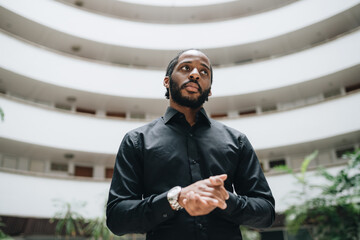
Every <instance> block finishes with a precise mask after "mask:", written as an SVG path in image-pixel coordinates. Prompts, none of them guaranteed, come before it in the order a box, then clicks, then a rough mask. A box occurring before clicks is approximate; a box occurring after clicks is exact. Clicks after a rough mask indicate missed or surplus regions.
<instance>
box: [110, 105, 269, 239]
mask: <svg viewBox="0 0 360 240" xmlns="http://www.w3.org/2000/svg"><path fill="white" fill-rule="evenodd" d="M224 173H226V174H227V175H228V179H227V180H226V181H225V188H226V189H227V190H228V192H229V195H230V198H229V199H228V200H227V201H226V203H227V208H226V209H225V210H221V209H219V208H216V209H215V210H214V211H212V212H211V213H210V214H208V215H205V216H199V217H192V216H190V215H189V214H188V213H187V212H186V211H185V210H184V209H183V210H180V211H174V210H172V208H171V207H170V204H169V202H168V200H167V196H166V195H167V192H168V190H170V189H171V188H172V187H174V186H181V187H186V186H188V185H190V184H192V183H194V182H196V181H198V180H201V179H205V178H209V177H210V176H214V175H219V174H224ZM274 204H275V202H274V198H273V196H272V194H271V190H270V188H269V186H268V183H267V182H266V179H265V177H264V174H263V172H262V170H261V167H260V164H259V161H258V159H257V157H256V154H255V152H254V150H253V148H252V146H251V144H250V142H249V141H248V139H247V138H246V136H245V135H244V134H242V133H240V132H239V131H237V130H235V129H232V128H230V127H227V126H225V125H223V124H221V123H219V122H217V121H214V120H212V119H210V118H208V116H207V115H206V113H205V110H204V109H201V110H200V111H199V112H198V114H197V119H196V123H195V125H193V126H190V125H189V124H188V122H187V121H186V119H185V116H184V115H183V114H182V113H180V112H178V111H176V110H175V109H173V108H170V107H169V108H168V109H167V111H166V113H165V116H163V117H161V118H159V119H157V120H154V121H153V122H151V123H149V124H147V125H145V126H143V127H140V128H137V129H135V130H132V131H130V132H129V133H127V134H126V135H125V137H124V139H123V141H122V143H121V145H120V148H119V152H118V154H117V157H116V163H115V168H114V175H113V179H112V183H111V188H110V193H109V200H108V204H107V225H108V227H109V228H110V230H111V231H112V232H114V233H115V234H118V235H122V234H126V233H145V232H146V233H147V235H146V239H148V240H184V239H186V240H195V239H196V240H205V239H207V240H223V239H226V240H238V239H239V240H240V239H242V238H241V233H240V230H239V225H248V226H252V227H258V228H262V227H268V226H270V225H271V224H272V222H273V221H274V216H275V211H274Z"/></svg>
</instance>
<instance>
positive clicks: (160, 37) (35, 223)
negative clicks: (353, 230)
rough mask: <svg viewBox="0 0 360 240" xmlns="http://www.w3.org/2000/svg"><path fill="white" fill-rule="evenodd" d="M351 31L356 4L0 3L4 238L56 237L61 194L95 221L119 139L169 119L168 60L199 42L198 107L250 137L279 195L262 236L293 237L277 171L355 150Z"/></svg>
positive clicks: (356, 70)
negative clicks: (202, 70)
mask: <svg viewBox="0 0 360 240" xmlns="http://www.w3.org/2000/svg"><path fill="white" fill-rule="evenodd" d="M359 26H360V0H348V1H341V0H197V1H190V0H168V1H165V0H102V1H97V0H37V1H27V0H12V1H6V0H0V43H1V44H0V109H1V112H2V113H3V119H2V120H0V191H1V194H0V195H1V197H0V216H1V218H2V221H3V222H4V223H5V224H6V228H4V229H5V232H6V233H7V234H9V235H10V236H12V237H13V238H15V239H55V236H54V224H51V223H49V219H51V218H52V217H53V216H54V214H55V213H56V212H57V211H58V206H57V204H56V202H57V201H59V202H67V203H71V204H73V206H74V208H75V209H77V210H78V211H79V212H81V214H82V215H83V216H84V217H85V218H96V217H101V216H103V215H104V204H105V202H106V198H107V195H108V190H109V186H110V181H111V177H112V173H113V167H114V162H115V157H116V153H117V150H118V148H119V145H120V143H121V140H122V138H123V136H124V135H125V134H126V133H127V132H128V131H130V130H132V129H134V128H137V127H140V126H142V125H144V124H146V123H149V122H150V121H152V120H154V119H156V118H158V117H161V116H162V115H163V114H164V112H165V111H166V108H167V107H168V105H169V102H168V100H167V99H166V98H165V96H164V94H165V88H164V86H163V79H164V76H165V70H166V66H167V64H168V63H169V61H170V60H171V59H172V58H173V57H174V56H175V55H176V54H177V53H178V52H179V51H181V50H183V49H190V48H196V49H200V50H201V51H203V52H204V53H206V55H207V56H208V57H209V59H210V60H211V63H212V66H213V69H214V81H213V84H212V96H211V97H210V98H209V101H208V102H206V103H205V105H204V108H205V110H206V111H207V113H208V114H209V116H211V118H213V119H215V120H218V121H220V122H222V123H224V124H226V125H228V126H230V127H232V128H235V129H237V130H239V131H240V132H243V133H245V134H246V135H247V137H248V138H249V140H250V141H251V143H252V145H253V147H254V149H255V151H256V154H257V156H258V158H259V161H260V163H261V166H262V168H263V171H264V173H265V176H266V178H267V180H268V182H269V185H270V187H271V189H272V191H273V195H274V197H275V199H276V212H277V214H278V215H277V219H276V221H275V223H274V225H273V226H272V227H271V228H269V229H263V230H259V231H260V233H261V236H262V239H265V240H266V239H271V240H291V239H294V238H292V237H291V236H290V235H289V234H288V233H287V231H286V230H285V229H284V221H283V217H282V213H283V212H284V211H285V210H286V208H287V207H288V206H289V205H290V204H291V203H292V201H291V200H290V199H288V198H287V195H288V194H289V193H290V192H291V191H292V190H293V189H294V188H296V187H297V186H296V184H295V182H294V181H293V178H292V176H290V175H289V174H284V173H281V172H279V171H276V170H275V169H274V168H275V167H276V166H279V165H286V166H288V167H290V168H292V169H294V170H295V171H299V170H300V167H301V163H302V162H303V160H304V158H305V157H306V156H307V155H309V154H311V153H312V152H314V151H316V150H317V151H318V155H317V156H316V158H315V159H314V160H313V161H312V162H311V163H310V166H309V170H310V172H311V171H313V170H315V169H316V168H317V167H319V166H323V167H326V168H327V169H328V170H329V171H331V172H336V171H339V169H340V168H341V167H343V166H345V165H346V163H347V159H346V158H343V157H342V156H343V154H344V153H346V152H351V151H354V150H355V149H357V148H359V147H360V120H359V119H360V44H359V43H360V27H359ZM356 39H357V40H356ZM314 181H316V177H314ZM80 205H81V206H80ZM124 239H133V240H134V239H137V240H141V239H145V238H144V235H141V234H132V235H128V236H126V238H124Z"/></svg>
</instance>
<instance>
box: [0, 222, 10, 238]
mask: <svg viewBox="0 0 360 240" xmlns="http://www.w3.org/2000/svg"><path fill="white" fill-rule="evenodd" d="M3 227H5V224H4V223H3V222H2V219H1V218H0V239H2V240H11V239H12V238H10V237H9V236H8V235H6V234H5V233H4V232H3V231H2V230H1V228H3Z"/></svg>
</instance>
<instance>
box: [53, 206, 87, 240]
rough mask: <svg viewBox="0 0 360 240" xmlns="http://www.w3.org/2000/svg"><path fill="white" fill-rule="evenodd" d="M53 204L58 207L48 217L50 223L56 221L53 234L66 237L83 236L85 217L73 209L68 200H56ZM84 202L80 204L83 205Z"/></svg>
mask: <svg viewBox="0 0 360 240" xmlns="http://www.w3.org/2000/svg"><path fill="white" fill-rule="evenodd" d="M55 205H56V206H57V207H60V210H59V211H58V212H56V213H55V215H54V217H53V218H52V219H50V222H51V223H54V222H55V221H56V222H57V223H56V227H55V234H56V235H58V236H60V235H64V236H65V238H66V239H68V238H69V237H75V236H83V235H84V225H85V219H84V218H83V216H82V215H81V214H80V213H78V212H76V211H75V210H73V208H72V206H71V204H70V203H68V202H62V201H56V203H55ZM84 205H85V204H84V203H83V204H81V205H80V206H81V207H83V206H84Z"/></svg>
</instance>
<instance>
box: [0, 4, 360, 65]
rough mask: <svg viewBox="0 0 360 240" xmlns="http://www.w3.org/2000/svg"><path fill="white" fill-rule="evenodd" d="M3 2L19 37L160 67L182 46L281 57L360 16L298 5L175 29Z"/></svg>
mask: <svg viewBox="0 0 360 240" xmlns="http://www.w3.org/2000/svg"><path fill="white" fill-rule="evenodd" d="M0 3H1V5H2V6H1V7H0V16H1V19H0V20H1V21H0V27H1V28H3V29H5V30H6V31H9V32H12V33H13V34H15V35H18V36H20V37H22V38H25V39H28V40H30V41H33V42H36V43H38V44H40V45H44V46H47V47H49V48H54V49H57V50H59V51H63V52H67V53H71V54H76V55H78V56H82V57H86V58H91V59H97V60H102V61H107V62H113V63H120V64H126V65H135V66H151V67H164V66H165V65H166V64H167V62H168V61H169V59H170V57H171V56H173V55H174V54H175V53H176V52H177V51H178V50H179V49H187V48H200V49H205V50H206V51H207V53H208V55H209V57H210V58H211V59H212V62H213V64H214V65H228V64H234V63H243V62H249V61H253V60H254V59H261V58H269V57H273V56H278V55H283V54H287V53H290V52H294V51H298V50H300V49H303V48H308V47H310V46H311V45H313V44H314V43H319V42H322V41H325V40H327V39H329V38H333V37H335V36H337V35H339V34H342V33H344V32H347V31H349V30H351V29H354V28H355V27H357V26H359V21H357V19H359V17H360V16H359V15H360V11H359V8H360V4H359V3H360V0H349V1H346V2H341V1H338V0H308V1H298V2H295V3H293V4H290V5H287V6H285V7H282V8H279V9H276V10H273V11H269V12H266V13H262V14H257V15H254V16H250V17H244V18H240V19H235V20H229V21H222V22H213V23H204V24H177V25H165V24H152V23H140V22H131V21H126V20H120V19H114V18H110V17H105V16H100V15H96V14H93V13H89V12H85V11H81V10H79V9H76V8H73V7H70V6H66V5H64V4H61V3H59V2H55V1H48V0H38V1H35V2H31V3H30V2H29V1H26V0H13V1H4V0H2V1H0ZM324 6H326V7H324ZM44 9H46V11H44ZM303 13H307V15H306V18H304V17H303ZM64 16H66V18H64ZM75 23H76V24H75ZM274 26H277V27H274ZM215 32H216V34H214V33H215ZM175 36H176V37H175ZM189 36H192V37H189ZM204 38H206V41H204ZM144 39H146V41H144ZM173 39H176V41H175V40H173Z"/></svg>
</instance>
